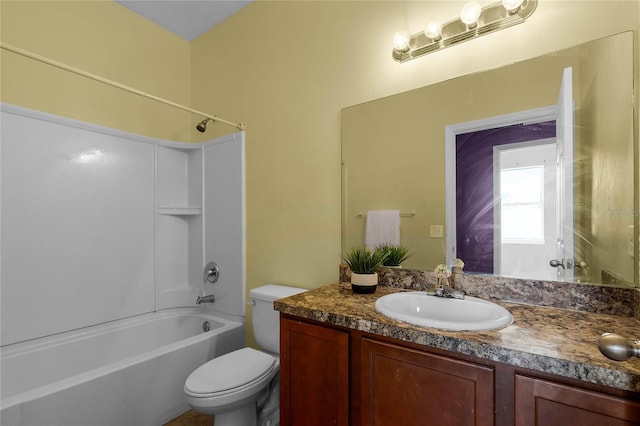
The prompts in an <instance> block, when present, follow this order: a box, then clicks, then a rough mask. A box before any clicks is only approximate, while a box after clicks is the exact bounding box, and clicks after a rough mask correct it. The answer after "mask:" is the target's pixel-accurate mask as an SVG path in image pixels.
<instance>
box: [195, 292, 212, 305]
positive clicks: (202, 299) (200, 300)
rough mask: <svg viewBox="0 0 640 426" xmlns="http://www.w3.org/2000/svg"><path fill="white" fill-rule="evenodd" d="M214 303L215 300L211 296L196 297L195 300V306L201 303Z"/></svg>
mask: <svg viewBox="0 0 640 426" xmlns="http://www.w3.org/2000/svg"><path fill="white" fill-rule="evenodd" d="M215 301H216V298H215V296H214V295H213V294H210V295H208V296H198V299H197V300H196V305H199V304H201V303H213V302H215Z"/></svg>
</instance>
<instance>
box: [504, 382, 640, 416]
mask: <svg viewBox="0 0 640 426" xmlns="http://www.w3.org/2000/svg"><path fill="white" fill-rule="evenodd" d="M515 394H516V398H515V415H516V422H515V424H516V426H538V425H539V426H543V425H544V426H556V425H557V426H566V425H580V426H602V425H609V426H622V425H625V426H630V425H639V424H640V402H634V401H630V400H627V399H624V398H619V397H616V396H612V395H607V394H604V393H600V392H594V391H590V390H586V389H581V388H578V387H574V386H569V385H565V384H561V383H556V382H553V381H549V380H542V379H539V378H534V377H527V376H521V375H519V374H516V375H515Z"/></svg>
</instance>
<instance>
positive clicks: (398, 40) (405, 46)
mask: <svg viewBox="0 0 640 426" xmlns="http://www.w3.org/2000/svg"><path fill="white" fill-rule="evenodd" d="M393 48H394V49H395V50H397V51H399V52H407V51H408V50H409V34H408V33H407V32H406V31H399V32H397V33H395V34H394V35H393Z"/></svg>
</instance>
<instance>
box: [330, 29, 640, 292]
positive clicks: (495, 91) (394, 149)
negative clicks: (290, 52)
mask: <svg viewBox="0 0 640 426" xmlns="http://www.w3.org/2000/svg"><path fill="white" fill-rule="evenodd" d="M566 68H571V69H572V71H571V72H570V74H572V77H573V82H572V83H568V88H569V89H570V91H572V92H573V93H572V94H570V95H569V98H568V99H569V100H565V101H564V104H563V103H562V96H560V97H559V96H558V90H559V88H560V87H561V86H562V85H563V83H562V81H563V74H565V77H566V71H565V69H566ZM563 87H564V88H565V89H567V83H565V85H564V86H563ZM633 90H634V89H633V36H632V33H630V32H627V33H622V34H618V35H615V36H610V37H606V38H604V39H600V40H595V41H592V42H588V43H585V44H582V45H580V46H576V47H574V48H570V49H566V50H562V51H559V52H555V53H553V54H549V55H545V56H542V57H538V58H533V59H529V60H526V61H522V62H518V63H515V64H512V65H509V66H505V67H501V68H498V69H494V70H491V71H486V72H482V73H478V74H472V75H468V76H464V77H460V78H456V79H452V80H449V81H444V82H441V83H437V84H434V85H431V86H426V87H423V88H419V89H415V90H411V91H409V92H404V93H401V94H398V95H393V96H389V97H386V98H382V99H378V100H375V101H372V102H367V103H364V104H360V105H355V106H352V107H349V108H345V109H344V110H343V111H342V161H343V188H342V191H343V240H342V245H343V252H344V251H345V250H348V249H349V248H350V247H353V246H356V245H361V244H362V243H363V241H364V230H365V217H366V215H362V213H364V212H367V211H369V210H401V211H415V215H413V216H411V217H403V218H401V228H400V229H401V231H400V233H401V243H402V244H403V245H406V246H407V247H409V249H410V250H411V252H412V253H413V256H412V257H411V258H410V259H408V260H407V261H406V262H405V263H404V267H405V268H412V269H421V270H433V268H434V267H435V266H436V265H438V264H440V263H447V264H448V265H451V264H452V263H453V260H454V259H455V258H456V257H458V258H461V259H462V260H463V261H464V262H465V272H470V273H481V274H495V275H503V276H513V277H518V278H531V279H541V280H557V281H579V282H592V283H605V284H622V285H632V284H634V283H636V284H637V282H638V279H637V273H638V272H637V266H636V265H637V256H636V252H637V243H636V241H635V240H636V238H637V237H636V235H637V231H636V228H637V221H638V215H637V212H636V210H635V209H634V199H635V197H636V192H635V191H634V180H635V176H634V147H635V145H636V144H637V142H636V141H634V136H633V135H634V133H633V114H634V112H633V109H632V103H631V96H632V94H633ZM559 98H560V99H561V101H560V102H559V101H558V99H559ZM562 105H564V106H562ZM526 112H529V113H531V112H533V114H534V115H535V114H538V116H537V117H534V119H531V118H530V117H529V118H528V117H524V118H523V116H522V114H523V113H526ZM559 112H560V113H561V114H560V116H559V117H560V118H558V116H557V114H558V113H559ZM571 119H573V120H574V123H573V125H571V124H570V120H571ZM478 123H483V124H482V126H485V127H482V126H478ZM563 124H564V128H562V125H563ZM556 125H557V126H558V129H561V128H562V130H557V129H556ZM474 126H475V127H474ZM508 127H512V128H515V130H512V131H513V132H514V133H518V132H522V131H523V130H529V132H533V133H534V134H535V135H534V137H530V136H527V137H526V138H524V139H523V138H522V137H520V136H516V137H515V139H513V140H512V141H511V142H509V144H516V145H508V144H507V143H504V142H503V143H495V140H496V138H497V137H498V136H496V135H495V134H492V131H494V130H495V129H506V128H508ZM482 132H485V133H489V136H487V135H486V134H485V135H484V138H485V139H487V138H488V139H491V140H493V142H494V143H493V144H491V143H490V144H488V147H486V146H485V147H483V148H480V146H481V144H480V143H479V142H478V140H479V138H478V134H481V133H482ZM496 132H497V131H496ZM565 133H568V134H569V139H570V140H571V141H572V143H571V144H569V145H563V144H560V143H559V142H558V141H559V139H561V136H562V134H565ZM480 139H482V138H480ZM530 141H538V142H535V143H532V142H530ZM527 144H529V145H527ZM532 144H533V145H540V146H544V145H546V146H547V148H548V152H546V153H545V154H542V153H536V154H534V152H533V151H522V150H523V149H528V146H529V147H530V146H531V145H532ZM509 146H510V147H511V148H505V147H509ZM567 147H568V148H567ZM538 154H539V155H540V156H542V157H544V159H541V158H542V157H540V159H539V161H538V160H536V161H533V159H534V158H538ZM459 156H462V158H460V157H459ZM452 158H453V160H451V159H452ZM551 158H553V161H551ZM525 160H526V161H525ZM529 160H531V161H529ZM532 161H533V162H532ZM550 161H551V164H549V162H550ZM538 163H539V164H538ZM536 170H537V171H536ZM551 171H552V172H553V173H551ZM515 179H519V180H518V181H516V180H515ZM532 179H533V180H535V182H540V185H537V186H536V184H531V183H528V184H526V185H525V184H523V183H522V182H533V181H532ZM514 182H520V183H517V184H516V183H514ZM459 185H462V186H463V187H462V188H460V187H459ZM513 187H526V188H525V190H524V191H523V192H520V193H517V192H514V191H513ZM551 217H553V218H554V220H553V221H550V220H549V218H551ZM525 224H528V225H527V226H524V225H525ZM432 225H444V226H445V227H446V232H445V236H444V238H437V237H433V236H432V235H431V234H430V229H431V228H432ZM496 225H500V226H496ZM465 226H466V228H465ZM534 248H535V249H539V250H534ZM538 251H539V252H540V253H537V252H538ZM534 252H535V253H534Z"/></svg>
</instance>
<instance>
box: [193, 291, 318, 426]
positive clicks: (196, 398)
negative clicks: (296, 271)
mask: <svg viewBox="0 0 640 426" xmlns="http://www.w3.org/2000/svg"><path fill="white" fill-rule="evenodd" d="M304 291H306V290H304V289H301V288H295V287H287V286H281V285H273V284H269V285H264V286H261V287H257V288H255V289H253V290H251V292H250V293H249V296H250V297H251V299H252V302H253V303H252V305H253V333H254V336H255V339H256V342H258V345H259V346H260V348H261V350H260V351H258V350H255V349H252V348H242V349H239V350H237V351H233V352H230V353H228V354H226V355H223V356H220V357H217V358H214V359H212V360H211V361H209V362H207V363H205V364H203V365H201V366H200V367H198V368H197V369H196V370H195V371H194V372H193V373H191V374H190V375H189V377H188V378H187V381H186V382H185V385H184V392H185V395H186V399H187V403H188V404H189V405H190V406H191V407H192V408H193V409H194V410H196V411H198V412H201V413H205V414H213V415H215V423H216V426H255V425H257V424H258V417H259V416H260V420H261V422H260V423H261V424H262V425H265V426H277V425H278V424H279V411H278V409H279V399H278V397H279V395H278V393H279V376H278V371H279V369H280V359H279V356H278V354H279V353H280V316H279V312H278V311H275V310H274V309H273V301H274V300H276V299H281V298H283V297H287V296H291V295H294V294H298V293H302V292H304Z"/></svg>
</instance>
